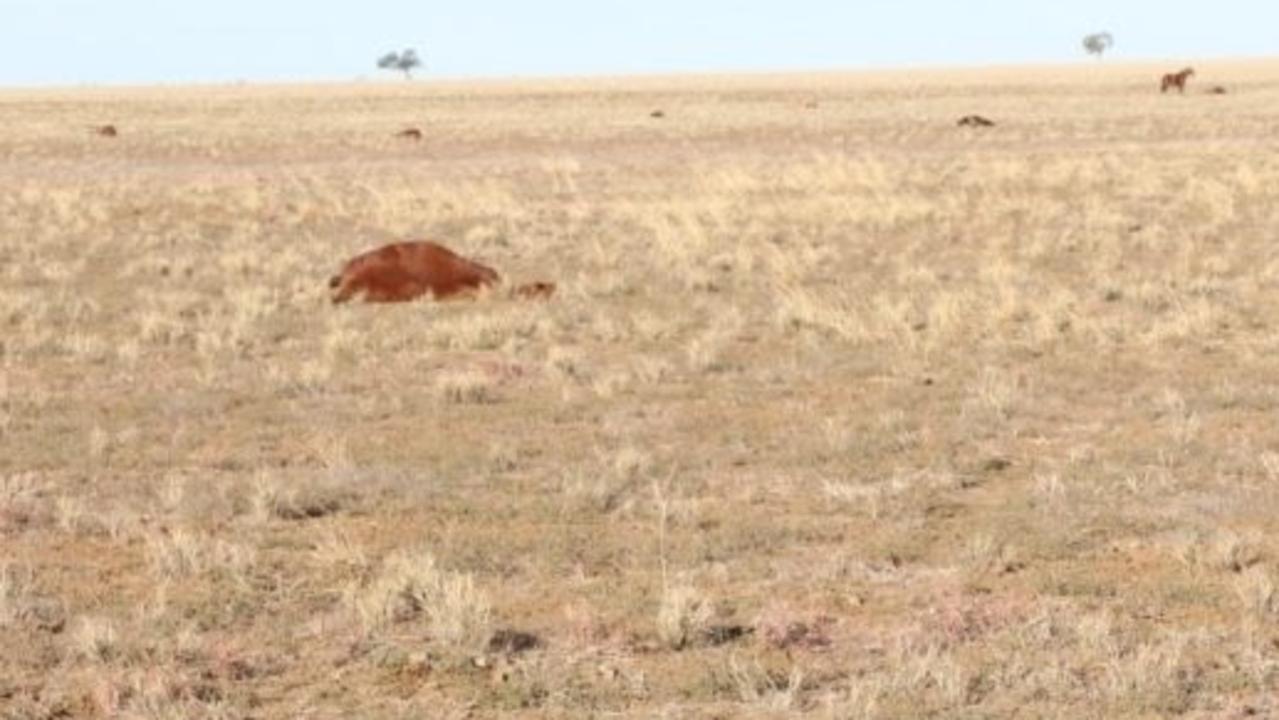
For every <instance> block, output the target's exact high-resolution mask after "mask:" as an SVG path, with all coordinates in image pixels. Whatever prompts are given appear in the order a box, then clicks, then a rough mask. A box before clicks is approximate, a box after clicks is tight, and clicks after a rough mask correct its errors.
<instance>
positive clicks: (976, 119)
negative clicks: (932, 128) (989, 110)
mask: <svg viewBox="0 0 1279 720" xmlns="http://www.w3.org/2000/svg"><path fill="white" fill-rule="evenodd" d="M956 124H957V125H959V127H995V121H994V120H991V119H989V118H984V117H982V116H981V115H965V116H963V117H961V118H959V122H958V123H956Z"/></svg>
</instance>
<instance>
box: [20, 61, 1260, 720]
mask: <svg viewBox="0 0 1279 720" xmlns="http://www.w3.org/2000/svg"><path fill="white" fill-rule="evenodd" d="M1177 65H1180V63H1178V64H1177ZM1163 69H1165V68H1162V67H1161V66H1160V67H1157V66H1136V65H1112V64H1110V63H1105V64H1100V63H1089V64H1087V65H1084V64H1081V65H1080V66H1079V67H1074V68H1053V67H1043V68H1015V69H1014V68H992V69H988V70H967V71H933V72H922V71H920V72H894V73H879V74H820V75H802V76H800V75H797V76H743V77H698V78H637V79H629V80H604V79H601V80H564V81H545V82H527V83H471V84H463V83H441V84H430V83H413V84H407V83H406V84H403V85H390V84H388V85H366V86H334V87H207V88H171V89H134V90H126V89H122V90H67V91H8V92H2V93H0V127H3V128H4V129H5V131H4V133H3V134H2V135H0V188H2V189H3V190H2V192H0V328H3V333H0V717H3V718H44V717H48V718H52V717H141V718H169V717H226V718H240V717H256V718H293V717H313V718H322V717H333V718H338V717H370V718H399V717H496V716H512V715H524V716H529V717H544V716H552V717H556V716H558V717H582V716H607V717H652V716H664V717H730V716H777V717H780V716H791V715H795V714H800V713H803V714H810V715H813V716H816V717H831V718H881V717H882V718H898V717H974V718H976V717H1000V716H1011V715H1013V714H1016V715H1017V716H1018V717H1168V716H1185V717H1204V718H1207V717H1228V716H1237V715H1241V714H1245V713H1251V714H1260V715H1267V714H1272V713H1279V705H1276V703H1275V701H1274V699H1273V698H1274V697H1275V692H1276V690H1277V686H1279V632H1277V631H1276V630H1275V628H1276V619H1277V617H1279V596H1277V595H1276V591H1275V582H1276V577H1277V575H1279V535H1276V530H1277V529H1279V527H1277V524H1279V520H1277V518H1279V436H1277V435H1276V433H1275V427H1276V425H1275V420H1276V417H1277V413H1279V324H1277V322H1276V320H1275V318H1276V317H1279V314H1277V311H1279V242H1276V241H1277V240H1279V237H1277V236H1276V233H1277V231H1279V202H1276V200H1277V199H1279V197H1277V195H1279V191H1277V190H1276V188H1279V155H1276V153H1275V152H1274V132H1275V121H1274V118H1275V116H1276V113H1279V63H1276V62H1261V61H1258V62H1251V63H1243V62H1237V63H1216V64H1212V65H1208V64H1202V65H1201V66H1200V67H1199V74H1198V75H1197V76H1196V77H1195V78H1194V79H1193V80H1192V82H1191V85H1190V88H1189V91H1188V92H1187V94H1186V95H1185V96H1184V97H1182V96H1161V95H1159V93H1158V91H1157V81H1158V75H1159V73H1160V72H1161V71H1162V70H1163ZM1211 85H1223V86H1225V87H1226V88H1227V89H1228V90H1229V93H1228V94H1226V95H1222V96H1213V95H1208V94H1207V93H1206V92H1205V91H1206V89H1207V88H1208V87H1209V86H1211ZM658 109H660V110H662V111H663V112H664V117H662V118H654V117H651V113H652V112H653V111H655V110H658ZM970 113H979V114H981V115H984V116H987V117H990V118H992V119H994V120H995V121H996V122H997V123H998V125H997V126H996V127H994V128H989V129H970V128H958V127H955V120H957V119H958V118H959V117H960V116H962V115H966V114H970ZM104 123H111V124H114V125H116V126H117V127H118V128H119V136H118V137H116V138H105V137H101V136H98V135H95V134H94V132H93V131H92V126H95V125H100V124H104ZM408 126H416V127H420V128H422V130H423V132H424V138H423V139H422V140H421V141H420V142H412V141H408V140H404V139H399V138H396V137H394V134H395V133H396V132H397V131H399V130H400V129H402V128H404V127H408ZM401 237H431V238H435V239H437V240H441V241H443V242H445V243H446V244H448V245H450V246H451V247H453V248H454V249H456V250H458V251H459V252H461V253H463V254H466V255H469V256H473V257H476V258H478V259H480V260H482V261H483V262H485V263H486V264H489V265H492V266H494V267H496V268H498V269H499V270H500V271H501V272H503V274H504V275H505V276H507V277H509V278H511V279H512V280H514V281H528V280H535V279H548V280H553V281H555V282H557V283H559V286H560V288H561V293H560V294H559V295H558V296H557V297H556V298H555V299H554V300H553V301H551V302H549V303H519V302H512V301H509V300H506V299H503V298H502V297H499V296H497V295H494V296H492V297H487V298H483V299H481V300H478V301H475V302H459V303H451V304H430V303H414V304H408V305H402V306H361V305H351V306H341V307H333V306H331V305H329V304H328V302H327V297H326V294H325V293H326V280H327V278H328V277H329V275H330V274H332V273H333V272H334V271H335V270H336V269H337V267H338V265H339V263H340V262H341V261H342V260H343V259H344V258H346V257H347V256H349V255H351V254H354V253H356V252H358V251H361V250H364V249H367V248H369V247H371V246H373V245H375V244H378V243H381V242H383V241H387V240H390V239H393V238H401ZM530 646H532V647H530Z"/></svg>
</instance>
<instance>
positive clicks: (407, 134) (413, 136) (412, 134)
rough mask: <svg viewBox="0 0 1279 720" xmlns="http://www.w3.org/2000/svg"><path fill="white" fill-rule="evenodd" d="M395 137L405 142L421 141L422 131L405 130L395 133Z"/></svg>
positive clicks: (415, 129)
mask: <svg viewBox="0 0 1279 720" xmlns="http://www.w3.org/2000/svg"><path fill="white" fill-rule="evenodd" d="M395 137H398V138H404V139H405V140H421V139H422V131H421V130H418V129H417V128H405V129H404V130H401V131H399V132H397V133H395Z"/></svg>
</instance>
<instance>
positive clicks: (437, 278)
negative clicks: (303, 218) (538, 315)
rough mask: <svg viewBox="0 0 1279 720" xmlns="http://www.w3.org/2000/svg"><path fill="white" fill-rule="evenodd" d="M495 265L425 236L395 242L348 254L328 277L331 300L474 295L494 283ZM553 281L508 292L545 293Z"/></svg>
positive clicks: (520, 294) (377, 300) (381, 300)
mask: <svg viewBox="0 0 1279 720" xmlns="http://www.w3.org/2000/svg"><path fill="white" fill-rule="evenodd" d="M499 280H500V278H499V276H498V274H497V271H496V270H494V269H493V268H491V267H488V266H487V265H483V264H481V263H478V262H475V261H474V260H470V259H468V258H464V257H462V256H461V255H458V254H457V253H455V252H453V251H452V250H449V249H448V248H446V247H444V246H443V245H440V244H439V243H434V242H430V241H425V240H418V241H408V242H397V243H391V244H389V245H383V246H382V247H380V248H377V249H375V250H370V251H368V252H365V253H361V254H359V255H356V256H355V257H353V258H351V259H350V260H348V261H347V262H346V264H345V265H344V266H343V267H342V271H341V272H340V273H338V274H337V275H334V276H333V277H332V278H330V279H329V288H330V289H331V290H333V291H334V293H333V296H332V300H333V303H334V304H335V305H336V304H339V303H344V302H346V301H348V300H350V299H351V298H353V297H356V296H362V297H363V299H364V301H365V302H374V303H390V302H408V301H410V300H416V299H418V298H420V297H423V296H427V295H429V296H430V297H432V298H434V299H436V300H445V299H448V298H454V297H466V296H474V295H476V294H478V293H479V292H480V291H481V290H482V289H485V288H490V287H492V286H494V285H497V284H498V282H499ZM554 293H555V284H554V283H549V282H535V283H530V284H528V285H520V286H517V287H515V288H512V289H511V291H510V296H511V297H513V298H522V299H537V298H542V299H545V298H549V297H551V296H552V295H553V294H554Z"/></svg>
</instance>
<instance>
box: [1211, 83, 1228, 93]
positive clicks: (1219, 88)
mask: <svg viewBox="0 0 1279 720" xmlns="http://www.w3.org/2000/svg"><path fill="white" fill-rule="evenodd" d="M1226 92H1227V90H1226V89H1225V88H1224V87H1222V86H1220V85H1214V86H1213V87H1211V88H1208V94H1209V95H1225V94H1226Z"/></svg>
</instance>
